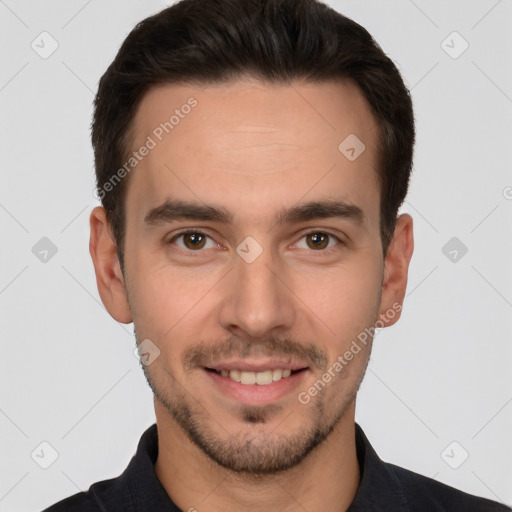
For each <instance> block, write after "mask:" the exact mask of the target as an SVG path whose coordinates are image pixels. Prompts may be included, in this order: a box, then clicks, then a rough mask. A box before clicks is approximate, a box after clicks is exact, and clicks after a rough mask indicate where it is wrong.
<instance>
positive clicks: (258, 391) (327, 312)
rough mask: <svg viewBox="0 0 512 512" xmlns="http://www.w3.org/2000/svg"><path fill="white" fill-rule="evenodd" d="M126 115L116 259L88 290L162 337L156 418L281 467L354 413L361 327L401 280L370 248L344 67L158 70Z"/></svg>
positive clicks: (376, 243)
mask: <svg viewBox="0 0 512 512" xmlns="http://www.w3.org/2000/svg"><path fill="white" fill-rule="evenodd" d="M186 105H188V107H186ZM173 114H175V118H174V119H171V121H170V124H169V123H168V124H167V125H166V124H165V123H166V121H167V122H169V119H170V116H171V115H173ZM162 123H163V124H162ZM133 133H134V140H133V149H134V150H136V151H137V150H138V149H139V148H141V147H142V146H146V147H148V148H149V150H148V151H139V153H138V154H139V156H140V155H141V154H142V153H147V154H145V156H143V157H142V158H141V159H140V161H138V163H137V164H136V167H135V168H134V170H133V171H132V172H131V175H130V177H129V180H130V181H129V186H128V190H127V196H126V203H125V204H126V238H125V251H124V253H125V274H124V276H121V275H120V274H119V270H118V269H117V272H116V275H117V277H118V278H119V281H120V284H119V286H118V287H117V288H116V290H114V292H112V291H111V292H110V295H109V297H110V298H108V297H106V295H107V293H105V292H104V293H103V294H102V298H103V297H104V296H105V297H106V298H105V299H104V301H106V303H108V304H109V305H110V307H109V311H111V313H112V314H113V316H115V317H116V315H117V318H118V319H119V320H121V321H130V320H132V319H133V322H134V326H135V330H136V336H137V341H138V343H141V342H143V340H150V341H145V342H144V343H145V345H144V346H145V347H146V349H148V350H149V353H150V358H151V359H152V358H153V357H152V356H151V354H153V356H154V355H157V354H158V357H156V358H155V359H154V360H153V361H152V362H151V364H149V365H145V366H144V371H145V374H146V378H147V379H148V382H149V384H150V386H151V388H152V390H153V392H154V394H155V398H156V404H157V408H156V411H157V421H159V422H166V423H167V424H168V425H174V426H175V427H176V428H177V429H178V430H179V431H181V432H184V433H186V435H187V436H188V438H189V439H190V440H192V441H193V443H195V445H197V446H198V447H199V448H201V449H202V451H203V452H204V453H205V454H207V455H208V456H209V457H210V458H211V459H213V460H214V461H215V462H217V463H219V464H221V465H222V466H224V467H227V468H229V469H232V470H236V471H239V472H242V473H243V472H248V473H254V474H256V473H261V474H262V473H272V472H277V471H280V470H284V469H288V468H290V467H293V466H295V465H296V464H298V463H299V462H300V461H302V460H303V459H304V458H305V457H306V456H307V454H308V453H309V452H310V451H311V450H312V449H313V448H314V447H316V446H317V445H318V444H319V443H321V442H322V441H323V440H324V439H325V438H326V437H328V435H329V434H330V433H332V432H335V431H336V429H337V428H338V427H339V424H340V422H342V421H343V419H344V418H348V417H350V416H351V415H352V416H353V412H354V400H355V395H356V392H357V390H358V388H359V385H360V382H361V380H362V378H363V375H364V372H365V369H366V365H367V362H368V358H369V355H370V349H371V338H370V339H368V337H367V341H366V343H361V341H359V342H357V340H358V336H360V334H361V333H362V332H364V331H365V328H368V327H371V326H372V325H374V323H375V321H376V320H377V319H378V318H379V315H382V314H383V313H385V312H386V311H387V310H389V309H391V308H392V307H393V303H395V302H396V300H397V298H398V299H399V298H400V295H401V293H402V292H403V291H404V290H405V283H404V282H403V276H402V277H401V280H398V279H397V280H396V281H397V282H398V281H400V283H398V284H397V283H394V284H393V282H392V281H393V279H391V278H390V279H389V281H390V283H391V284H389V283H388V282H387V278H388V273H389V272H388V270H387V269H386V268H385V265H384V261H383V257H382V245H381V238H380V230H379V210H380V188H379V184H378V180H377V173H376V170H375V169H376V167H377V160H376V140H377V125H376V122H375V120H374V118H373V116H372V114H371V112H370V109H369V107H368V105H367V103H366V101H365V100H364V98H363V96H362V94H361V93H360V92H359V90H358V88H357V87H356V86H355V85H353V84H352V83H350V82H348V81H347V82H340V81H337V82H322V83H315V84H303V83H294V84H293V86H291V85H269V84H264V83H262V82H258V81H256V80H252V79H249V78H247V79H240V80H237V81H233V82H230V83H227V84H222V85H209V86H207V87H199V86H198V87H192V86H177V85H172V86H171V85H166V86H160V87H158V88H154V89H152V90H150V91H149V92H148V93H147V94H146V96H145V97H144V99H143V101H142V103H141V104H140V106H139V108H138V111H137V115H136V117H135V120H134V131H133ZM351 134H352V135H351ZM354 135H355V136H356V137H357V139H359V141H360V142H357V139H354V138H353V137H354ZM348 136H350V137H351V139H348V140H349V141H351V143H350V144H348V148H347V147H346V146H343V145H342V150H340V149H339V146H340V143H342V141H344V140H345V139H346V138H347V137H348ZM354 141H355V142H354ZM361 143H363V144H364V145H365V147H364V151H362V152H361V153H360V154H359V156H357V155H358V153H359V152H360V150H361V148H362V147H363V146H362V145H361ZM350 147H353V148H354V151H352V150H351V149H350ZM347 156H349V157H350V158H348V157H347ZM354 156H356V157H357V158H355V159H354ZM398 245H399V244H398ZM409 257H410V254H409ZM402 273H403V272H402ZM390 275H391V274H390V273H389V276H390ZM402 287H403V290H402ZM100 292H101V290H100ZM402 297H403V295H402ZM123 301H126V306H125V311H126V312H127V313H125V314H124V316H123V314H122V313H120V311H121V310H122V309H123V306H121V305H120V304H121V303H122V302H123ZM395 309H396V308H395ZM128 312H129V313H128ZM393 318H394V319H395V320H396V318H398V315H397V314H393ZM387 323H388V324H389V323H393V321H388V322H387ZM355 340H356V343H357V345H358V346H359V351H358V352H357V353H355V354H354V352H355V349H354V350H353V351H352V357H351V358H350V360H348V359H347V357H344V355H345V354H346V353H347V351H351V350H352V349H351V347H354V344H353V342H354V341H355ZM359 340H361V337H360V338H359ZM158 350H159V353H158ZM340 358H341V360H342V361H343V363H341V360H340ZM336 362H338V365H336ZM340 366H341V369H340ZM326 374H329V375H330V376H331V378H328V377H325V375H326ZM319 381H321V383H320V384H319ZM315 389H316V392H315ZM308 390H309V391H308Z"/></svg>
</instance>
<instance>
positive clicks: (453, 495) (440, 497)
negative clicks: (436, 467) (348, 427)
mask: <svg viewBox="0 0 512 512" xmlns="http://www.w3.org/2000/svg"><path fill="white" fill-rule="evenodd" d="M385 465H386V466H387V468H388V469H389V471H390V472H391V473H393V474H394V475H395V477H396V479H397V480H398V482H400V487H401V489H402V491H403V494H404V497H405V499H406V501H407V503H408V505H409V510H411V512H414V511H418V512H420V511H425V510H429V511H431V512H434V511H436V512H437V511H450V512H458V511H460V512H472V511H474V512H512V509H511V508H509V507H507V506H506V505H503V504H501V503H498V502H495V501H491V500H488V499H485V498H481V497H479V496H474V495H472V494H468V493H466V492H463V491H461V490H459V489H456V488H455V487H451V486H449V485H446V484H443V483H441V482H438V481H437V480H434V479H433V478H429V477H426V476H424V475H420V474H418V473H415V472H413V471H410V470H408V469H405V468H402V467H399V466H396V465H394V464H390V463H385Z"/></svg>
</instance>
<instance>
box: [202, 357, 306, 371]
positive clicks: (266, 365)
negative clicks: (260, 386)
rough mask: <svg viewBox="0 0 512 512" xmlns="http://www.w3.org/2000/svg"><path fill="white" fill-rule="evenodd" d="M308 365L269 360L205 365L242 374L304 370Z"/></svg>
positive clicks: (244, 360)
mask: <svg viewBox="0 0 512 512" xmlns="http://www.w3.org/2000/svg"><path fill="white" fill-rule="evenodd" d="M307 367H308V365H307V364H304V363H303V362H301V361H284V360H280V359H269V360H267V361H250V360H247V359H239V360H231V361H223V362H218V363H212V364H207V365H205V368H209V369H211V370H217V371H222V370H225V371H231V370H240V371H242V372H256V373H257V372H263V371H265V370H292V371H294V370H303V369H305V368H307Z"/></svg>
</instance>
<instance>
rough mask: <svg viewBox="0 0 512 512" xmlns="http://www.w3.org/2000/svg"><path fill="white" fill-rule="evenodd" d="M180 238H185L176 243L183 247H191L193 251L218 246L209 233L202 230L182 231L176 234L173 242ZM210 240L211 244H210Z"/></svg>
mask: <svg viewBox="0 0 512 512" xmlns="http://www.w3.org/2000/svg"><path fill="white" fill-rule="evenodd" d="M180 239H183V241H182V243H181V244H179V243H176V245H177V246H178V247H181V248H182V249H189V250H191V251H197V250H199V249H212V248H214V247H218V245H217V244H216V243H215V242H214V241H213V240H212V239H211V238H210V237H209V236H208V235H205V234H204V233H201V232H200V231H187V232H186V233H181V234H179V235H177V236H175V237H174V238H173V239H172V240H171V242H175V241H177V240H180ZM208 240H209V242H210V245H208Z"/></svg>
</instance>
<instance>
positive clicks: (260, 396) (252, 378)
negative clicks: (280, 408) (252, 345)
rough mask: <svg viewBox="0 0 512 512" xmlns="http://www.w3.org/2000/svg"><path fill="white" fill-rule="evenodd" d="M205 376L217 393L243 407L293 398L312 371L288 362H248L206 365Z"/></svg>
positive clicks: (209, 386) (208, 384)
mask: <svg viewBox="0 0 512 512" xmlns="http://www.w3.org/2000/svg"><path fill="white" fill-rule="evenodd" d="M202 369H203V375H205V376H206V377H207V379H208V381H207V386H208V388H209V389H211V390H212V391H213V392H214V393H215V394H217V393H220V394H221V395H222V396H224V397H227V398H229V399H230V400H235V402H237V403H238V404H244V405H252V406H255V405H268V404H272V403H276V402H277V401H278V400H280V399H283V398H285V397H287V396H293V392H294V391H295V392H297V390H298V389H301V388H302V387H303V386H304V382H305V379H306V376H307V374H308V372H309V368H308V367H307V366H304V365H303V364H292V363H289V362H283V361H281V362H279V361H275V362H271V361H267V362H266V363H264V362H261V363H253V364H251V363H249V362H246V361H238V362H232V363H229V364H227V363H226V364H219V365H215V367H213V365H212V366H205V367H203V368H202Z"/></svg>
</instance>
